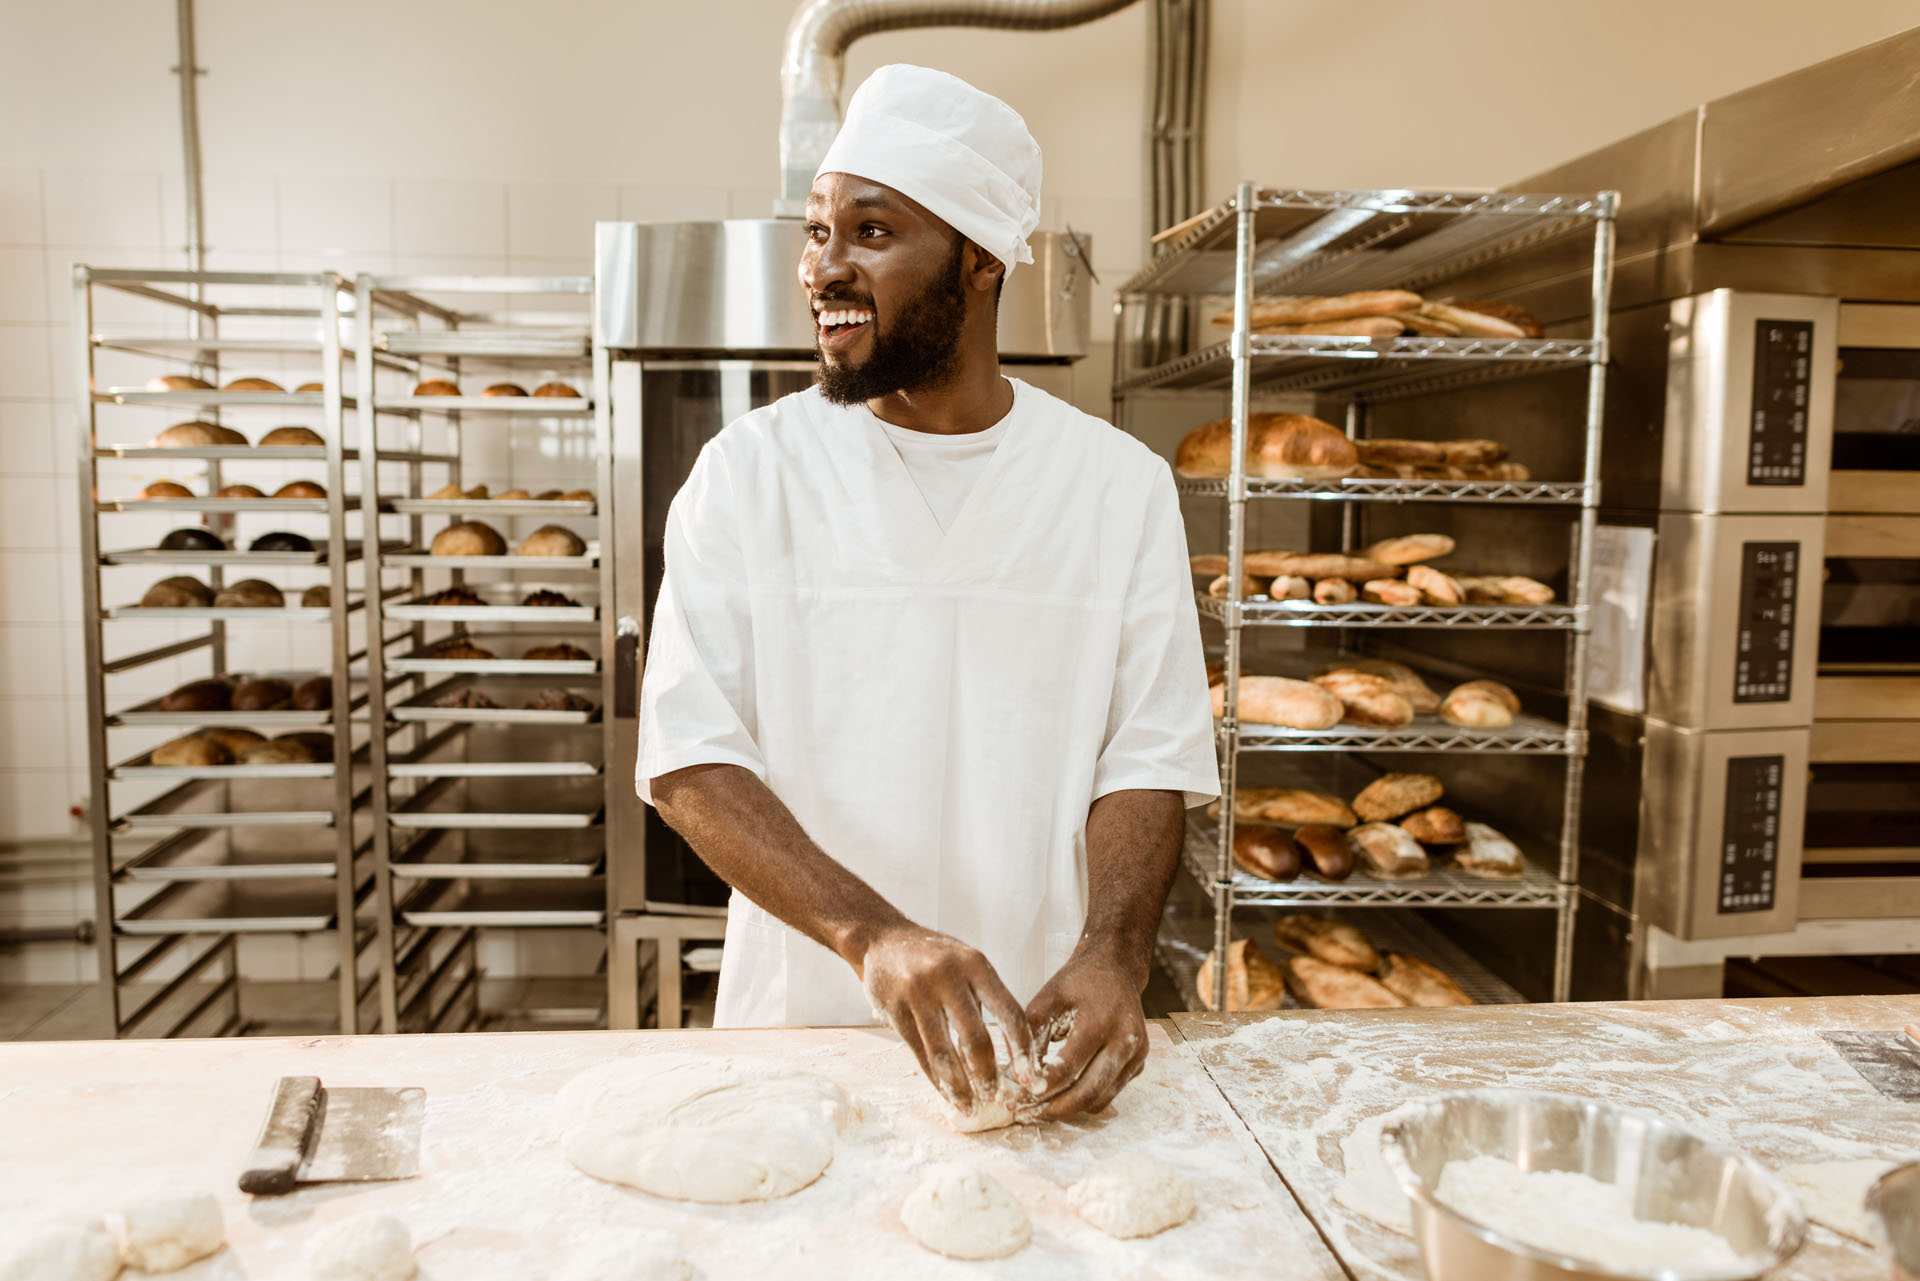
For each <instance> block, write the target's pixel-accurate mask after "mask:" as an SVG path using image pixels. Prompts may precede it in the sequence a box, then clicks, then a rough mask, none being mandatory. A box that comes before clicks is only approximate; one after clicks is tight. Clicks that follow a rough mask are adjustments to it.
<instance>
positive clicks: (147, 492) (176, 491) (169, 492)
mask: <svg viewBox="0 0 1920 1281" xmlns="http://www.w3.org/2000/svg"><path fill="white" fill-rule="evenodd" d="M134 497H136V498H144V499H148V500H152V499H156V498H192V497H193V491H192V490H191V489H188V488H187V487H186V486H185V485H181V484H176V483H175V482H173V481H171V480H156V481H154V482H153V483H152V484H151V485H148V486H147V487H146V488H145V489H143V490H141V491H140V492H139V493H138V494H136V495H134Z"/></svg>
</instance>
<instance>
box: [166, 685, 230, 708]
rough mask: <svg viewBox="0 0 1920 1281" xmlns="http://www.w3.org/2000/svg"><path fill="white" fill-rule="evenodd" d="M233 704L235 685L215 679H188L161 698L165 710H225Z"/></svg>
mask: <svg viewBox="0 0 1920 1281" xmlns="http://www.w3.org/2000/svg"><path fill="white" fill-rule="evenodd" d="M231 706H233V686H232V685H229V684H228V683H227V682H226V681H223V680H219V679H214V680H204V681H188V682H187V683H186V684H185V685H182V686H180V687H179V688H178V689H175V690H173V691H172V692H171V693H169V694H167V695H166V697H164V698H162V699H161V700H160V710H161V711H163V712H224V711H226V710H227V709H228V708H229V707H231Z"/></svg>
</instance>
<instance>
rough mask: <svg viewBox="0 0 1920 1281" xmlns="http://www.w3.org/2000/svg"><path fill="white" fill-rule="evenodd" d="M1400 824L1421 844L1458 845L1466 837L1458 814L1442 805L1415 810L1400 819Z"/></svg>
mask: <svg viewBox="0 0 1920 1281" xmlns="http://www.w3.org/2000/svg"><path fill="white" fill-rule="evenodd" d="M1400 826H1401V827H1402V828H1403V829H1405V831H1406V833H1407V835H1409V836H1411V837H1412V838H1413V839H1414V840H1416V841H1419V842H1420V843H1421V844H1422V845H1458V844H1459V843H1460V842H1462V841H1464V840H1466V839H1467V829H1466V826H1465V825H1464V824H1463V823H1461V821H1460V816H1459V815H1458V814H1456V813H1454V812H1453V811H1452V810H1450V809H1448V808H1447V807H1446V806H1444V805H1432V806H1429V807H1428V808H1426V809H1423V810H1415V811H1414V812H1413V813H1411V814H1409V815H1407V816H1406V817H1405V818H1403V819H1401V820H1400Z"/></svg>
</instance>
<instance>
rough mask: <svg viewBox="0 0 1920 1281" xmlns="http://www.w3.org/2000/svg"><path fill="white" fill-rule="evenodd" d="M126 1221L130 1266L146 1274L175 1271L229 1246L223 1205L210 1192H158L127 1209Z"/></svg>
mask: <svg viewBox="0 0 1920 1281" xmlns="http://www.w3.org/2000/svg"><path fill="white" fill-rule="evenodd" d="M126 1221H127V1234H126V1240H125V1243H124V1244H123V1245H122V1247H121V1248H122V1249H123V1250H124V1251H125V1253H126V1258H127V1266H128V1267H130V1268H139V1269H140V1270H142V1271H143V1272H173V1271H175V1270H177V1269H179V1268H184V1267H186V1266H187V1265H188V1264H189V1263H192V1262H193V1261H194V1260H195V1259H204V1258H206V1257H207V1256H208V1255H209V1254H212V1253H214V1252H215V1251H216V1250H218V1249H219V1248H220V1247H221V1246H223V1245H225V1244H226V1243H227V1225H226V1222H225V1220H223V1219H222V1218H221V1217H220V1203H219V1202H218V1201H216V1200H215V1199H214V1198H213V1195H212V1194H211V1193H207V1192H192V1191H187V1190H185V1189H181V1188H168V1189H163V1190H157V1191H154V1192H152V1193H150V1194H148V1195H146V1196H143V1197H142V1198H140V1199H139V1200H138V1201H135V1202H134V1203H133V1204H132V1205H130V1206H128V1207H127V1209H126Z"/></svg>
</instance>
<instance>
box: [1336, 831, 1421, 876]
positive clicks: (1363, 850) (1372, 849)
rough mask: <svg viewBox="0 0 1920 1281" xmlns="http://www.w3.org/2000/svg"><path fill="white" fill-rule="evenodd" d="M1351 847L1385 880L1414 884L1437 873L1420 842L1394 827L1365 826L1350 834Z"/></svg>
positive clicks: (1372, 870)
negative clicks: (1432, 873)
mask: <svg viewBox="0 0 1920 1281" xmlns="http://www.w3.org/2000/svg"><path fill="white" fill-rule="evenodd" d="M1347 844H1348V845H1350V846H1352V847H1353V852H1354V854H1355V856H1356V857H1357V858H1358V859H1359V860H1360V861H1361V862H1363V863H1365V864H1366V866H1367V869H1368V870H1369V871H1371V872H1372V873H1373V874H1374V875H1375V876H1378V877H1380V878H1381V879H1382V880H1389V881H1404V880H1410V879H1412V878H1414V877H1417V876H1425V875H1426V874H1427V873H1428V872H1430V871H1432V870H1433V865H1432V864H1431V863H1430V862H1429V861H1428V860H1427V852H1426V851H1425V850H1424V849H1421V848H1420V842H1418V841H1416V840H1414V839H1413V837H1412V836H1411V835H1410V834H1409V833H1408V832H1407V831H1406V830H1405V829H1403V828H1398V827H1395V826H1394V825H1393V824H1392V823H1362V824H1361V825H1360V826H1358V827H1356V828H1353V829H1352V830H1351V831H1349V832H1348V833H1347Z"/></svg>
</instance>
